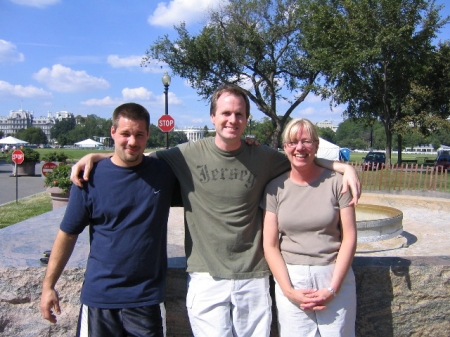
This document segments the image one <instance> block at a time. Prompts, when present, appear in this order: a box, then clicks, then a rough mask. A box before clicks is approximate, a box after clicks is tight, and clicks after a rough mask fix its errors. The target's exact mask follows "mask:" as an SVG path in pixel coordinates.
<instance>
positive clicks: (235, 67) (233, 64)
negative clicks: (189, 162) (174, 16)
mask: <svg viewBox="0 0 450 337" xmlns="http://www.w3.org/2000/svg"><path fill="white" fill-rule="evenodd" d="M299 9H300V6H299V2H298V1H297V0H230V1H228V2H227V3H226V4H224V5H223V6H222V7H221V8H220V9H219V10H217V11H212V12H210V13H209V18H208V19H209V22H208V24H207V25H206V26H205V27H204V28H203V29H202V30H201V32H200V33H199V34H198V35H196V36H193V35H191V34H190V33H189V32H188V31H187V29H186V26H185V24H184V23H181V24H180V25H179V26H176V27H175V29H176V31H177V33H178V38H176V39H175V40H173V41H172V40H170V39H169V37H168V35H166V36H164V37H160V38H158V39H157V40H156V41H155V42H154V44H153V45H151V46H150V48H149V49H148V50H147V51H146V56H145V57H144V59H143V64H144V65H145V64H146V63H148V62H150V60H152V59H158V60H162V61H164V62H166V63H167V64H168V65H169V66H170V68H171V69H172V71H173V73H174V74H176V75H179V76H180V77H182V78H185V79H187V80H188V82H189V83H190V84H191V86H192V87H193V88H194V89H196V90H197V93H198V94H199V95H200V96H201V97H203V98H204V99H209V98H210V97H211V95H212V93H213V91H214V90H215V89H216V88H217V86H218V85H219V84H222V83H232V84H236V85H238V86H240V87H241V88H243V89H244V90H245V92H246V93H247V95H248V97H249V98H250V100H251V101H253V102H254V103H255V105H256V106H257V108H258V109H259V110H260V111H261V112H263V113H264V114H265V115H266V116H268V117H269V118H270V122H271V123H272V134H271V140H270V145H271V146H272V147H274V148H276V147H277V146H278V142H279V136H280V133H281V132H282V130H283V128H284V125H285V124H286V122H287V119H288V117H289V116H290V114H291V113H292V111H294V109H296V108H297V107H298V106H299V104H300V103H302V102H303V101H304V100H305V98H306V96H307V95H308V94H309V93H310V92H316V91H317V90H318V84H317V81H318V74H319V72H318V70H317V69H314V68H313V67H312V65H311V62H310V60H309V58H310V54H309V52H308V51H307V50H305V49H304V48H303V46H304V44H305V43H304V40H306V39H311V40H313V39H314V36H312V35H310V36H305V34H304V33H303V31H302V30H301V24H302V20H303V15H302V12H301V11H300V10H299ZM312 43H313V42H312V41H311V43H310V44H312ZM283 91H284V93H283ZM286 91H288V92H290V93H291V94H290V97H289V98H288V97H285V96H284V95H285V92H286ZM279 100H285V101H286V102H288V105H287V108H286V110H285V111H283V112H282V114H281V113H280V112H279V111H277V107H279V106H280V105H278V106H277V102H278V101H279Z"/></svg>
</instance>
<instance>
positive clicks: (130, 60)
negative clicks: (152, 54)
mask: <svg viewBox="0 0 450 337" xmlns="http://www.w3.org/2000/svg"><path fill="white" fill-rule="evenodd" d="M141 61H142V56H137V55H131V56H128V57H123V58H120V57H119V56H118V55H109V56H108V58H107V62H108V64H110V65H111V67H113V68H124V67H125V68H129V67H139V66H140V65H141Z"/></svg>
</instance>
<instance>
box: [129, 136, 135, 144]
mask: <svg viewBox="0 0 450 337" xmlns="http://www.w3.org/2000/svg"><path fill="white" fill-rule="evenodd" d="M135 143H136V137H134V136H130V137H128V144H131V145H133V144H135Z"/></svg>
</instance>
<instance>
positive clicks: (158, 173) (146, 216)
mask: <svg viewBox="0 0 450 337" xmlns="http://www.w3.org/2000/svg"><path fill="white" fill-rule="evenodd" d="M175 182H176V178H175V176H174V174H173V172H172V170H171V168H170V166H169V165H167V164H166V163H165V162H164V161H163V160H160V159H155V158H149V157H144V160H143V161H142V163H140V164H139V165H137V166H134V167H119V166H117V165H114V164H113V163H112V162H111V159H105V160H102V161H100V162H98V163H96V165H95V167H94V169H93V170H92V174H91V176H90V177H89V182H88V183H85V186H84V187H83V189H80V188H78V187H76V186H72V189H71V191H70V200H69V204H68V206H67V209H66V213H65V215H64V218H63V220H62V223H61V226H60V228H61V230H62V231H64V232H66V233H68V234H79V233H81V232H82V231H83V229H84V228H85V227H86V226H89V235H90V253H89V256H88V261H87V267H86V274H85V281H84V284H83V288H82V291H81V303H83V304H86V305H88V306H91V307H96V308H130V307H139V306H147V305H153V304H158V303H160V302H163V301H164V300H165V292H166V289H165V283H166V272H167V219H168V216H169V210H170V203H171V199H172V194H173V191H174V186H175Z"/></svg>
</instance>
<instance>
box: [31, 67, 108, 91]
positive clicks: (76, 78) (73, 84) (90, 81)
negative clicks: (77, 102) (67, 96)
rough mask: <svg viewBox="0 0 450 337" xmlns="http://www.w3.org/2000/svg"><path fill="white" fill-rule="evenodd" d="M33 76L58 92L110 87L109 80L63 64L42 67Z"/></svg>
mask: <svg viewBox="0 0 450 337" xmlns="http://www.w3.org/2000/svg"><path fill="white" fill-rule="evenodd" d="M33 77H34V78H35V79H36V80H37V81H39V82H41V83H44V84H45V85H46V86H47V87H48V88H49V89H51V90H54V91H57V92H80V91H90V90H101V89H107V88H109V83H108V81H106V80H104V79H103V78H98V77H93V76H90V75H88V74H87V73H86V72H85V71H84V70H81V71H78V70H72V69H70V68H67V67H64V66H62V65H61V64H55V65H54V66H53V67H52V69H49V68H42V69H41V70H39V72H37V73H36V74H34V75H33Z"/></svg>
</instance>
